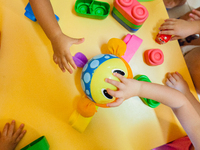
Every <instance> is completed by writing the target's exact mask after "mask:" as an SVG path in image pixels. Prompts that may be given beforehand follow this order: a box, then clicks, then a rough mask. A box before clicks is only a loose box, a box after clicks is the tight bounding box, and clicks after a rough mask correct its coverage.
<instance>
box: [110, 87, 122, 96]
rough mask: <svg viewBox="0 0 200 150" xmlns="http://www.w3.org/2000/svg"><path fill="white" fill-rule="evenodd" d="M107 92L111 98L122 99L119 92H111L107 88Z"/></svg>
mask: <svg viewBox="0 0 200 150" xmlns="http://www.w3.org/2000/svg"><path fill="white" fill-rule="evenodd" d="M107 92H108V94H109V95H111V96H113V97H116V98H120V97H122V93H121V91H113V90H111V89H109V88H108V89H107Z"/></svg>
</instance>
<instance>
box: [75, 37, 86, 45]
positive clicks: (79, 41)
mask: <svg viewBox="0 0 200 150" xmlns="http://www.w3.org/2000/svg"><path fill="white" fill-rule="evenodd" d="M84 41H85V38H80V39H75V41H74V44H81V43H83V42H84Z"/></svg>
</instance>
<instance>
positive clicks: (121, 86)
mask: <svg viewBox="0 0 200 150" xmlns="http://www.w3.org/2000/svg"><path fill="white" fill-rule="evenodd" d="M113 75H114V76H116V77H117V78H119V80H120V81H121V82H118V81H115V80H112V79H108V78H106V79H105V81H106V82H107V83H110V84H112V85H114V86H116V87H117V88H118V90H117V91H113V90H111V89H107V92H108V94H110V95H112V96H113V97H116V98H118V99H117V100H116V102H114V103H108V104H107V106H108V107H115V106H119V105H121V104H122V102H123V101H124V100H126V99H128V98H130V97H133V96H136V95H137V94H138V92H139V90H140V83H139V81H137V80H134V79H127V78H125V77H123V76H122V75H120V74H118V73H114V74H113Z"/></svg>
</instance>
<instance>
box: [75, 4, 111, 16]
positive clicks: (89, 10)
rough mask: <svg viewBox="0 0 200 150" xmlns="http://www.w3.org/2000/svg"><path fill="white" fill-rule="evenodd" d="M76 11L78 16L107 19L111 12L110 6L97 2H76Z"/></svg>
mask: <svg viewBox="0 0 200 150" xmlns="http://www.w3.org/2000/svg"><path fill="white" fill-rule="evenodd" d="M74 9H75V11H76V14H77V15H78V16H82V17H87V18H93V19H105V18H106V17H107V16H108V14H109V12H110V5H109V4H108V3H106V2H100V1H95V0H76V3H75V7H74Z"/></svg>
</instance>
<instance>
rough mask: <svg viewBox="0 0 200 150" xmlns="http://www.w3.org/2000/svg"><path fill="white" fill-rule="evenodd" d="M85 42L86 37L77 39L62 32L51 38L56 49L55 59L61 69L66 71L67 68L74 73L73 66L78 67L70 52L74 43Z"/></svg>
mask: <svg viewBox="0 0 200 150" xmlns="http://www.w3.org/2000/svg"><path fill="white" fill-rule="evenodd" d="M82 42H84V38H81V39H75V38H71V37H68V36H66V35H65V34H63V33H61V34H59V35H57V36H56V37H55V38H54V39H53V40H51V43H52V47H53V50H54V55H53V60H54V62H55V63H56V64H58V66H59V67H60V69H61V70H62V71H63V72H65V70H66V69H67V70H68V71H69V72H70V73H72V72H73V71H72V68H71V67H73V68H74V69H76V68H77V66H76V64H75V63H74V60H73V58H72V55H71V53H70V47H71V46H72V45H73V44H80V43H82Z"/></svg>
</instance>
